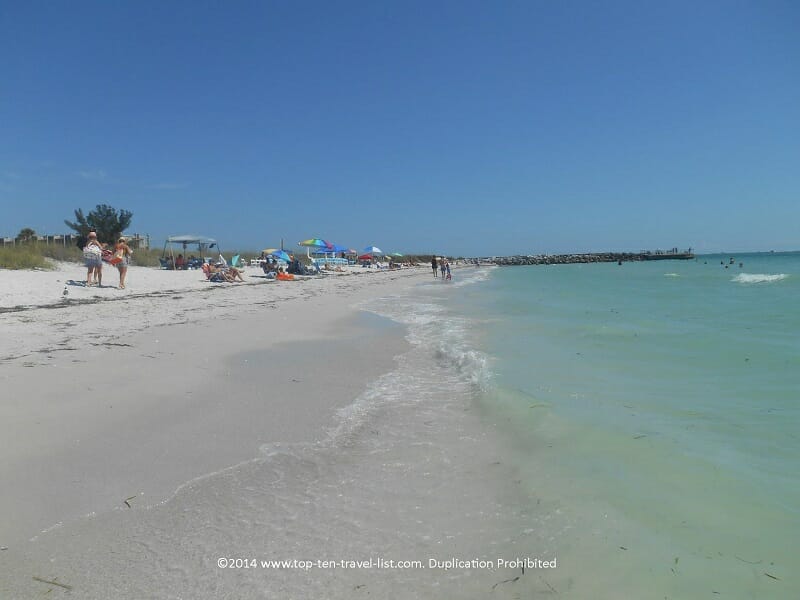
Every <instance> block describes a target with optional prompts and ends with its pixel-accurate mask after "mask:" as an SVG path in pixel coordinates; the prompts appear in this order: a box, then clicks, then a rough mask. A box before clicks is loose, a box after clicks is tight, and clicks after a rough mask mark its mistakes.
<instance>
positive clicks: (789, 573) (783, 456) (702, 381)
mask: <svg viewBox="0 0 800 600" xmlns="http://www.w3.org/2000/svg"><path fill="white" fill-rule="evenodd" d="M721 262H722V263H724V264H720V263H721ZM740 262H742V263H743V265H742V266H741V267H740V266H739V263H740ZM725 265H728V268H725ZM464 272H465V274H466V272H467V270H466V269H465V270H464ZM799 292H800V254H798V253H789V254H751V255H736V256H735V260H734V263H733V264H730V256H728V255H726V256H701V257H700V258H699V259H698V260H697V261H686V262H682V261H666V262H648V263H626V264H624V265H622V266H618V265H616V264H592V265H559V266H532V267H509V268H501V269H494V270H493V271H492V272H491V274H490V276H489V279H488V280H487V281H486V282H482V283H479V284H477V285H472V286H465V287H464V288H462V291H460V292H458V293H451V294H449V297H448V299H447V302H448V305H449V307H450V309H451V310H454V311H457V312H459V313H462V314H464V315H468V316H469V317H470V318H472V319H473V321H474V324H475V325H474V336H473V342H474V343H475V344H476V345H477V346H478V347H479V348H480V350H481V351H482V352H484V353H485V354H486V357H487V361H488V370H489V373H490V374H491V377H490V379H489V382H488V384H487V385H485V386H484V392H483V394H482V395H481V399H480V406H481V410H482V411H483V415H484V418H485V419H491V420H493V421H495V420H496V421H498V422H499V423H500V424H501V428H502V429H503V430H504V431H505V432H506V434H507V435H508V439H509V440H510V442H511V447H512V448H513V456H514V460H516V462H517V463H518V466H519V470H520V474H521V480H522V483H523V484H524V485H526V486H528V488H529V489H530V491H531V497H532V498H533V497H536V498H537V502H542V500H544V501H545V504H546V505H547V506H548V507H549V509H550V510H553V513H554V515H553V519H554V521H556V522H558V521H559V520H560V521H561V523H560V524H559V525H558V526H554V527H553V531H554V532H557V533H554V537H555V538H556V539H555V544H556V547H557V548H558V551H559V552H560V554H561V556H560V560H561V564H563V565H571V568H570V567H569V566H566V567H563V568H562V575H564V576H567V575H568V574H569V576H571V577H575V578H577V579H580V578H581V577H583V578H584V579H585V578H592V579H594V580H595V581H596V582H597V587H596V588H595V591H596V593H595V597H614V595H615V593H616V594H619V593H624V592H627V594H625V595H627V596H628V597H654V598H663V597H665V596H666V597H670V598H672V597H714V596H712V594H715V595H716V594H724V596H723V597H733V598H765V597H787V598H790V597H792V598H793V597H800V583H798V577H797V575H796V574H797V573H798V572H800V562H799V561H798V558H797V554H798V553H797V549H798V544H797V536H798V534H799V533H800V477H798V466H800V435H799V434H798V425H800V406H799V401H800V335H799V334H800V309H798V306H797V298H798V295H799V294H798V293H799ZM609 571H611V572H609ZM562 584H565V585H566V582H562ZM630 594H635V596H630ZM617 597H623V596H617Z"/></svg>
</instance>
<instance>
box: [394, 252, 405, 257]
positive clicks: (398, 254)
mask: <svg viewBox="0 0 800 600" xmlns="http://www.w3.org/2000/svg"><path fill="white" fill-rule="evenodd" d="M392 256H403V255H402V254H400V253H399V252H392Z"/></svg>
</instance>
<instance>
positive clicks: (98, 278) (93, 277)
mask: <svg viewBox="0 0 800 600" xmlns="http://www.w3.org/2000/svg"><path fill="white" fill-rule="evenodd" d="M83 257H84V259H85V261H86V286H87V287H88V286H90V285H93V284H94V283H95V282H97V285H98V286H102V283H103V245H102V244H101V243H100V242H99V241H98V240H97V234H96V233H95V232H94V231H90V232H89V236H88V240H87V242H86V246H84V248H83Z"/></svg>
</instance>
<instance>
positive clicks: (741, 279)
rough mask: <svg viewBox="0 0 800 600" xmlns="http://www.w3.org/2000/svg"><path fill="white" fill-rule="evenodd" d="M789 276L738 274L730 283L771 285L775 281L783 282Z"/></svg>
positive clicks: (783, 274) (782, 274) (779, 274)
mask: <svg viewBox="0 0 800 600" xmlns="http://www.w3.org/2000/svg"><path fill="white" fill-rule="evenodd" d="M788 277H789V275H787V274H786V273H778V274H777V275H767V274H766V273H740V274H739V275H737V276H736V277H734V278H733V279H731V281H733V282H735V283H773V282H775V281H783V280H784V279H788Z"/></svg>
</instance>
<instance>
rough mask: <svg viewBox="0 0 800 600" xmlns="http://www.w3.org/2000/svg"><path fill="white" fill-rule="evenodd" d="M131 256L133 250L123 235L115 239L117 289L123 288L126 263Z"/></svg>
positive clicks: (126, 272) (126, 269)
mask: <svg viewBox="0 0 800 600" xmlns="http://www.w3.org/2000/svg"><path fill="white" fill-rule="evenodd" d="M131 256H133V250H131V248H130V246H128V244H127V242H126V241H125V238H124V237H121V238H119V239H118V240H117V245H116V246H114V262H115V263H116V265H117V270H118V271H119V289H121V290H124V289H125V276H126V275H127V274H128V264H130V258H131Z"/></svg>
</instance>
